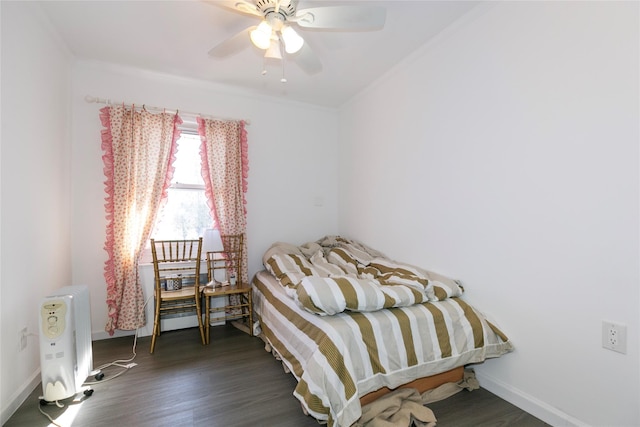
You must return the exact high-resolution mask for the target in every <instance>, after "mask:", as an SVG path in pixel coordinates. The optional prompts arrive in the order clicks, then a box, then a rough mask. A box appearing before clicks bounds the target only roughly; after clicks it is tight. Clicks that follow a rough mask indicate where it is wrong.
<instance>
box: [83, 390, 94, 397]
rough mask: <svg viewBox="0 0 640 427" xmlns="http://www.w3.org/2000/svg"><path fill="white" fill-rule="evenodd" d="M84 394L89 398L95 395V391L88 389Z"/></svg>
mask: <svg viewBox="0 0 640 427" xmlns="http://www.w3.org/2000/svg"><path fill="white" fill-rule="evenodd" d="M83 393H84V395H85V396H87V397H89V396H91V395H92V394H93V389H92V388H88V389H86V390H85V391H84V392H83Z"/></svg>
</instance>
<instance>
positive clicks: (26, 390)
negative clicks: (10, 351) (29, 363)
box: [0, 368, 42, 425]
mask: <svg viewBox="0 0 640 427" xmlns="http://www.w3.org/2000/svg"><path fill="white" fill-rule="evenodd" d="M41 381H42V376H41V375H40V368H38V369H37V370H36V371H35V372H34V373H33V374H31V377H30V378H29V380H28V381H27V382H26V383H25V384H24V385H23V386H22V387H21V388H20V389H19V390H18V391H16V392H15V393H14V394H13V395H12V396H11V397H10V398H9V403H8V404H7V406H6V407H4V408H2V414H1V415H0V424H1V425H4V423H6V422H7V421H9V418H11V416H12V415H13V414H14V413H15V412H16V411H17V410H18V408H19V407H20V405H22V404H23V403H24V401H25V400H27V397H29V395H30V394H31V392H33V390H35V388H36V387H38V386H39V385H40V382H41Z"/></svg>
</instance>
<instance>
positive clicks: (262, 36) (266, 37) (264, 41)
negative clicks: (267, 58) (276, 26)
mask: <svg viewBox="0 0 640 427" xmlns="http://www.w3.org/2000/svg"><path fill="white" fill-rule="evenodd" d="M272 31H273V30H272V28H271V25H269V23H268V22H267V21H262V22H261V23H260V25H258V27H257V28H256V29H255V30H253V31H251V33H250V34H249V35H250V37H251V43H253V44H254V45H255V46H256V47H257V48H259V49H265V50H266V49H268V48H269V46H271V33H272Z"/></svg>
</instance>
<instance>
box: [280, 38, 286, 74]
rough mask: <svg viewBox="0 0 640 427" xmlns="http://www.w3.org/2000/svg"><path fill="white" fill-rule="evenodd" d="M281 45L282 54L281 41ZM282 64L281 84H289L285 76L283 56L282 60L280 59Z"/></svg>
mask: <svg viewBox="0 0 640 427" xmlns="http://www.w3.org/2000/svg"><path fill="white" fill-rule="evenodd" d="M279 44H280V52H281V53H282V48H283V46H282V41H279ZM280 62H281V63H282V78H281V79H280V83H286V82H287V78H286V77H285V76H284V55H282V58H280Z"/></svg>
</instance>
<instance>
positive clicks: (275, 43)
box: [264, 39, 282, 59]
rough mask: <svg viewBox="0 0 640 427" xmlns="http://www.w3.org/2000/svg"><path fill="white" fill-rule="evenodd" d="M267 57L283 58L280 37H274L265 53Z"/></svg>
mask: <svg viewBox="0 0 640 427" xmlns="http://www.w3.org/2000/svg"><path fill="white" fill-rule="evenodd" d="M264 57H265V58H272V59H282V53H281V52H280V41H279V40H278V39H272V40H271V44H270V45H269V48H268V49H267V51H266V52H265V53H264Z"/></svg>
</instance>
